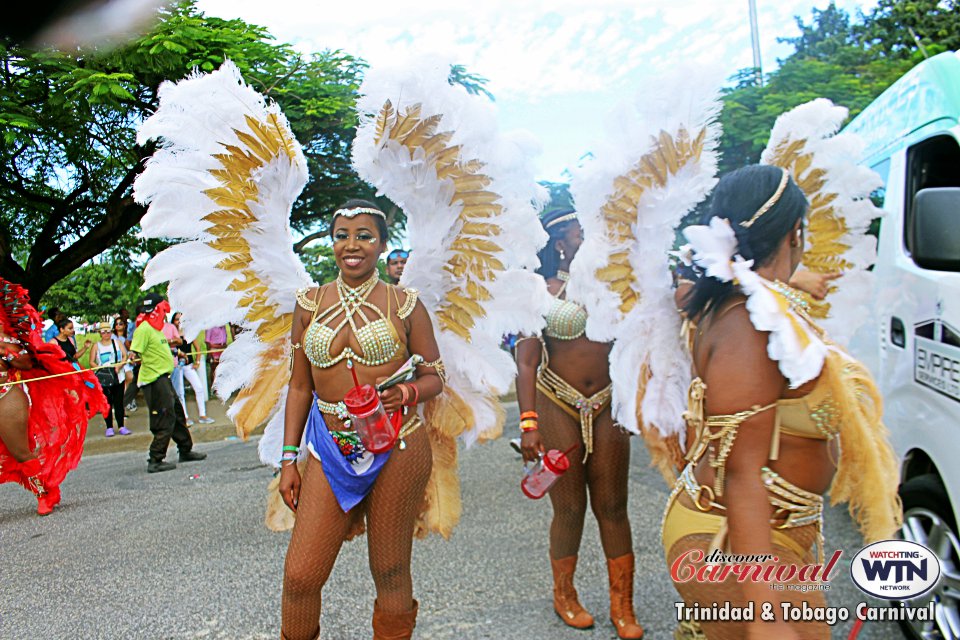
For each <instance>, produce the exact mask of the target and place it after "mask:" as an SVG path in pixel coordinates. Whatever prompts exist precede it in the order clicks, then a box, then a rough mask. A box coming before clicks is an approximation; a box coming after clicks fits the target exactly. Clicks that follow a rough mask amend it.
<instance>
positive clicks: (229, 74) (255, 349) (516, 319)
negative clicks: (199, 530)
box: [136, 62, 549, 536]
mask: <svg viewBox="0 0 960 640" xmlns="http://www.w3.org/2000/svg"><path fill="white" fill-rule="evenodd" d="M448 71H449V67H448V66H447V67H443V66H439V65H434V67H431V68H429V69H420V70H418V71H416V72H410V71H407V72H404V73H400V72H397V71H393V72H390V71H384V72H376V71H371V72H370V74H369V76H368V81H367V82H365V83H364V86H363V89H362V92H363V93H364V95H365V98H364V101H363V102H362V103H361V113H362V114H364V119H363V124H362V125H361V127H360V131H359V132H358V138H357V141H356V144H355V149H354V157H355V163H356V166H357V169H358V170H359V171H360V172H361V174H362V175H364V176H366V177H368V179H370V180H371V182H373V183H374V184H376V185H377V186H378V188H380V189H381V191H382V192H384V193H386V194H387V195H388V196H390V197H391V198H392V199H393V200H394V201H395V202H397V203H398V204H400V205H401V206H404V208H405V209H406V212H407V215H408V220H409V225H410V226H409V228H408V231H409V234H410V244H411V247H412V248H413V250H414V253H413V254H412V256H411V259H410V261H409V262H408V264H407V267H406V270H405V283H406V284H408V285H415V286H417V287H418V288H419V289H420V299H421V300H422V301H423V302H424V304H425V306H426V307H427V309H428V310H429V311H430V312H431V317H432V319H433V323H434V327H435V329H436V331H437V339H438V343H439V346H440V352H441V356H442V357H443V359H444V362H445V365H446V370H447V375H448V384H447V386H446V388H445V391H444V393H443V394H442V395H441V396H440V397H438V398H436V399H434V400H432V401H430V402H428V403H427V404H426V405H425V407H423V409H422V410H423V411H424V414H425V415H424V417H425V418H426V421H427V424H428V427H429V428H430V434H431V446H432V449H433V454H434V464H433V472H432V476H431V479H430V483H429V485H428V489H427V495H426V496H425V499H424V504H423V510H422V513H421V518H420V522H419V523H418V531H417V533H418V535H425V534H426V533H427V531H436V532H439V533H441V534H442V535H444V536H449V535H450V533H451V531H452V529H453V526H454V525H455V524H456V522H457V521H458V520H459V516H460V492H459V480H458V477H457V472H456V464H457V462H456V461H457V448H456V442H455V439H454V438H455V437H456V436H457V435H462V436H463V437H464V439H465V440H466V441H467V442H468V443H470V442H474V441H476V440H482V439H488V438H493V437H496V436H497V435H499V432H500V429H501V428H502V424H503V412H502V410H501V409H500V406H499V404H498V402H497V400H496V397H497V396H498V395H499V394H502V393H503V392H505V391H506V390H507V388H508V386H509V383H510V381H511V380H512V379H513V376H514V375H515V369H514V366H513V363H512V361H511V360H510V358H509V356H508V355H507V354H506V353H504V352H502V351H500V350H499V344H500V341H501V339H502V335H503V334H506V333H511V332H516V333H519V332H527V333H532V332H535V331H537V330H539V328H540V326H541V325H542V322H543V320H542V317H543V313H544V310H545V308H546V306H547V305H548V304H549V295H548V294H547V292H546V288H545V286H544V285H543V284H542V281H539V279H538V278H536V276H533V275H532V273H527V272H526V271H525V270H524V269H526V268H529V269H531V270H532V269H534V268H536V266H537V262H536V253H537V251H538V250H539V248H540V247H541V246H542V245H543V244H544V243H545V241H546V236H545V234H544V233H543V231H542V230H541V229H540V226H539V223H538V221H537V216H536V210H535V208H534V204H533V203H534V201H535V200H536V199H537V198H538V197H540V191H539V187H537V185H536V183H535V182H534V181H533V178H532V172H531V171H530V168H529V157H530V155H531V152H532V149H531V147H530V145H524V144H522V143H521V142H518V141H515V140H510V139H508V138H506V137H503V136H500V135H499V134H497V132H496V127H495V125H494V123H493V119H492V114H491V112H490V109H489V108H488V107H485V106H483V105H482V103H481V102H480V101H481V99H480V98H470V97H468V96H467V95H466V93H465V92H463V91H462V90H459V89H456V88H454V87H451V86H450V85H449V84H447V83H446V77H447V76H446V74H447V73H448ZM417 96H419V101H412V100H411V98H416V97H417ZM391 99H392V103H390V104H391V105H392V104H396V105H397V107H396V109H397V111H390V108H388V107H387V106H386V105H387V104H388V100H391ZM364 105H367V106H369V105H375V106H374V107H372V108H370V109H369V110H365V107H364ZM417 105H419V106H417ZM370 114H372V115H370ZM438 126H439V127H440V128H439V129H438ZM138 139H139V140H140V141H141V142H144V141H146V140H148V139H159V140H161V149H160V150H159V151H158V152H157V153H156V154H155V155H154V157H153V158H152V159H151V160H150V161H149V162H148V165H147V168H146V170H145V171H144V174H143V175H142V176H141V177H140V179H139V180H138V181H137V183H136V197H137V199H138V200H139V201H141V202H145V203H149V204H150V208H149V210H148V213H147V215H146V216H145V217H144V219H143V234H144V235H145V236H147V237H165V238H173V239H179V240H183V241H184V242H182V243H181V244H178V245H175V246H173V247H171V248H169V249H167V250H166V251H164V252H162V253H161V254H159V255H158V256H156V257H155V258H154V259H153V260H151V262H150V263H149V264H148V266H147V269H146V272H145V279H146V284H145V286H152V285H154V284H158V283H161V282H164V281H169V282H170V285H169V296H170V301H171V305H172V306H173V307H174V308H176V309H179V310H182V312H183V317H184V327H185V331H186V333H187V335H188V337H193V336H195V335H196V333H197V332H198V330H199V329H200V328H204V327H210V326H215V325H218V324H224V323H227V322H231V323H236V324H238V325H240V326H241V327H242V328H243V329H244V330H245V331H243V332H242V333H241V334H240V336H239V337H238V338H237V340H236V341H235V342H234V343H233V344H231V345H230V346H229V347H227V349H226V351H225V352H224V354H223V357H222V359H221V364H220V366H219V367H218V369H217V379H216V381H215V384H214V386H215V388H216V390H217V392H218V393H219V394H220V396H221V397H222V398H223V399H224V400H226V399H228V398H229V397H230V396H231V394H233V393H234V392H237V391H238V390H239V394H238V395H237V399H236V400H235V401H234V403H233V405H232V406H231V408H230V410H229V412H228V415H229V416H230V417H231V418H232V419H233V420H234V422H235V423H236V425H237V431H238V433H239V434H240V435H241V436H242V437H246V436H247V435H249V434H250V433H251V431H252V430H253V429H255V428H256V427H258V426H259V425H260V424H262V423H263V422H264V421H266V420H269V424H268V425H267V428H266V431H265V433H264V437H263V438H262V440H261V442H260V455H261V459H262V460H263V461H264V462H265V463H266V464H270V465H273V466H277V464H278V461H279V459H280V449H281V446H282V441H283V411H282V409H283V406H284V404H285V396H286V393H285V392H286V388H287V384H288V382H289V366H288V365H289V355H290V340H289V335H290V330H291V325H292V319H293V309H294V304H295V299H296V290H297V289H299V288H302V287H307V286H311V284H312V283H310V280H309V277H308V276H307V275H306V272H305V270H304V269H303V267H302V265H301V264H300V262H299V260H298V259H297V257H296V255H295V254H294V253H293V250H292V246H293V238H292V237H291V233H290V228H289V222H288V221H289V215H290V209H291V207H292V205H293V202H294V200H295V199H296V197H297V196H298V195H299V193H300V191H301V190H302V188H303V186H304V184H305V183H306V177H307V174H306V163H305V162H304V158H303V154H302V152H301V150H300V146H299V145H298V144H297V142H296V140H295V139H294V138H293V135H292V134H291V132H290V129H289V125H288V124H287V122H286V120H285V118H284V117H283V114H282V113H281V112H280V111H279V109H278V107H277V106H276V105H273V104H270V105H268V104H266V103H265V102H264V100H263V98H262V96H260V95H259V94H258V93H257V92H255V91H254V90H252V89H250V88H249V87H247V86H246V85H244V84H243V81H242V79H241V78H240V75H239V72H238V71H237V69H236V67H235V66H234V65H232V64H231V63H229V62H227V63H225V64H224V65H223V66H222V67H221V68H220V69H219V70H218V71H215V72H213V73H210V74H207V75H200V76H195V77H192V78H189V79H187V80H184V81H182V82H179V83H177V84H172V83H165V84H164V85H163V87H162V88H161V103H160V108H159V109H158V111H157V113H156V114H155V115H154V116H152V117H151V118H150V119H148V120H147V121H146V122H145V123H144V125H143V127H142V128H141V131H140V133H139V136H138ZM538 281H539V283H538ZM275 488H276V481H274V483H272V485H271V490H270V495H271V498H270V504H269V505H268V511H267V526H269V527H270V528H272V529H275V530H282V529H286V528H289V527H291V526H292V525H293V515H292V513H291V512H290V511H289V510H288V509H287V508H286V507H285V506H283V504H282V502H281V501H280V499H279V495H278V494H277V492H276V491H275Z"/></svg>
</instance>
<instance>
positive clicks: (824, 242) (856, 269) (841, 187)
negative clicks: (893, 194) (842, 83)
mask: <svg viewBox="0 0 960 640" xmlns="http://www.w3.org/2000/svg"><path fill="white" fill-rule="evenodd" d="M846 117H847V109H845V108H844V107H839V106H836V105H834V104H833V103H832V102H830V101H829V100H827V99H825V98H818V99H816V100H813V101H811V102H807V103H805V104H802V105H800V106H798V107H795V108H793V109H791V110H790V111H787V112H786V113H784V114H782V115H781V116H780V117H778V118H777V121H776V123H775V124H774V126H773V130H772V131H771V132H770V140H769V142H768V143H767V147H766V149H765V150H764V151H763V155H762V156H761V160H760V161H761V162H762V163H763V164H770V165H774V166H777V167H780V168H782V169H786V170H787V171H789V172H790V175H791V177H792V178H793V180H794V182H796V183H797V185H798V186H799V187H800V189H801V190H802V191H803V192H804V194H805V195H806V196H807V199H808V200H809V201H810V209H809V211H808V212H807V220H806V225H807V236H806V240H807V242H806V247H805V249H804V253H803V262H802V265H803V267H804V268H806V269H809V270H810V271H814V272H819V273H830V272H840V273H843V277H841V278H840V279H839V280H836V281H834V284H833V285H832V286H831V287H830V292H829V293H828V294H827V297H826V299H825V300H823V301H817V300H814V299H812V298H811V297H810V296H809V295H807V294H804V296H805V298H806V300H807V302H808V303H809V304H810V308H811V315H813V316H814V317H815V318H818V319H819V320H820V324H821V325H822V326H823V328H824V329H826V330H827V332H828V333H829V334H830V336H831V338H832V339H834V340H836V341H837V342H839V343H840V344H842V345H847V344H849V343H850V340H851V338H852V337H853V335H854V334H855V333H856V331H857V329H858V328H859V327H860V326H862V325H863V323H864V322H865V321H866V320H867V319H868V318H870V317H871V315H872V314H871V308H870V300H871V296H872V294H873V291H874V287H873V280H874V275H873V272H871V271H869V270H868V269H869V268H870V267H871V266H872V265H873V264H874V263H875V262H876V259H877V239H876V238H875V237H874V236H872V235H869V234H867V229H868V227H869V226H870V222H871V220H873V219H874V218H879V217H880V216H881V215H882V211H881V210H880V209H878V208H877V207H875V206H874V204H873V202H871V201H870V198H869V196H870V193H871V192H872V191H874V190H875V189H877V188H879V187H880V186H882V184H883V181H882V179H881V178H880V176H879V175H877V173H876V172H874V171H873V170H871V169H869V168H867V167H863V166H859V165H858V164H857V161H858V160H859V159H860V156H861V152H862V151H863V141H862V140H861V139H860V138H859V136H857V135H855V134H851V133H837V132H838V130H839V129H840V125H841V124H843V121H844V120H846Z"/></svg>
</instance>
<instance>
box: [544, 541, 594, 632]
mask: <svg viewBox="0 0 960 640" xmlns="http://www.w3.org/2000/svg"><path fill="white" fill-rule="evenodd" d="M550 567H551V568H552V569H553V610H554V611H556V612H557V615H558V616H560V619H561V620H563V622H564V624H566V625H568V626H570V627H574V628H575V629H589V628H590V627H592V626H593V616H592V615H590V614H589V613H587V610H586V609H584V608H583V606H582V605H581V604H580V600H578V599H577V590H576V588H574V586H573V574H574V572H575V571H576V570H577V556H567V557H566V558H560V559H559V560H554V559H553V558H550Z"/></svg>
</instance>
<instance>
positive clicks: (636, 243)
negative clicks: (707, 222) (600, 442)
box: [567, 69, 721, 479]
mask: <svg viewBox="0 0 960 640" xmlns="http://www.w3.org/2000/svg"><path fill="white" fill-rule="evenodd" d="M720 80H721V78H720V76H719V75H717V74H716V73H714V72H713V71H710V70H693V69H691V70H690V71H689V72H684V73H676V74H673V75H672V76H671V79H669V80H666V81H664V82H661V83H657V84H652V85H651V86H656V87H657V89H656V91H648V92H645V93H641V94H640V95H638V96H637V98H636V99H635V100H634V101H633V102H632V103H629V104H626V105H623V106H622V107H621V108H620V109H619V111H618V112H616V113H615V116H614V118H613V119H612V123H613V124H614V126H613V127H611V134H612V135H611V136H610V140H609V141H608V142H607V143H606V144H605V145H604V146H602V147H600V148H598V149H597V151H596V152H595V153H594V154H593V158H592V160H591V161H590V162H589V163H588V164H586V165H585V166H584V167H582V168H581V169H580V170H578V171H576V172H575V173H574V177H573V181H572V183H571V192H572V194H573V197H574V201H575V203H576V208H577V217H578V219H579V221H580V224H581V226H582V228H583V233H584V242H583V244H582V245H581V247H580V249H579V250H578V251H577V254H576V256H575V257H574V259H573V262H572V264H571V267H570V282H569V285H568V287H567V295H568V297H569V298H570V299H573V300H577V301H578V302H580V303H582V304H584V306H585V307H586V308H587V311H588V319H587V337H588V338H590V339H591V340H595V341H597V342H610V341H613V349H612V351H611V352H610V377H611V379H612V381H613V399H612V411H613V417H614V420H616V421H617V422H618V423H620V424H621V425H623V426H624V427H625V428H626V429H628V430H629V431H631V432H632V433H638V434H640V433H642V434H643V435H644V438H645V440H646V442H647V445H648V446H649V447H650V449H651V454H652V455H653V458H654V462H655V463H656V464H657V466H658V467H659V468H660V470H661V472H662V473H663V474H664V476H665V477H666V478H668V479H670V478H673V477H675V475H676V471H675V470H674V469H673V467H672V464H673V463H674V462H675V461H676V459H677V458H678V457H679V456H680V455H681V454H680V448H682V446H683V437H684V429H685V424H684V421H683V418H682V415H683V411H684V409H685V408H686V392H687V387H688V385H689V383H690V379H691V369H690V355H689V353H688V351H687V349H686V348H685V345H684V342H683V340H682V339H681V335H680V333H681V331H680V329H681V319H680V317H679V315H678V314H677V312H676V304H675V303H674V299H673V279H672V275H671V272H670V269H669V260H668V255H667V254H668V252H669V251H670V250H671V249H672V248H673V246H674V241H675V237H676V236H675V229H676V228H677V226H678V225H679V224H680V221H681V219H682V218H683V216H684V215H686V214H687V213H689V212H690V211H691V210H693V208H694V207H695V206H696V205H697V204H698V203H699V202H700V201H701V200H703V199H704V198H705V197H706V195H707V194H708V193H709V192H710V190H711V189H712V188H713V186H714V185H715V184H716V181H717V179H716V177H715V174H716V168H717V157H716V147H717V141H718V138H719V127H718V125H717V124H716V123H715V120H716V117H717V114H718V113H719V109H720V103H719V88H720V85H721V81H720Z"/></svg>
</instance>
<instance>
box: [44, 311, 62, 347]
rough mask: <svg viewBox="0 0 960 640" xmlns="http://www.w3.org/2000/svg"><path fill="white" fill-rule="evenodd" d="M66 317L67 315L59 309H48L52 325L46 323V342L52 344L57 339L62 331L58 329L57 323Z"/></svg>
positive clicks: (48, 316)
mask: <svg viewBox="0 0 960 640" xmlns="http://www.w3.org/2000/svg"><path fill="white" fill-rule="evenodd" d="M66 317H67V316H66V314H64V313H63V312H62V311H60V308H59V307H50V308H49V309H47V318H48V319H49V320H50V324H49V325H47V324H46V323H44V325H45V326H46V329H44V331H43V341H44V342H50V341H51V340H53V339H54V338H55V337H56V335H57V334H58V333H59V332H60V329H59V328H58V327H57V323H58V322H59V321H61V320H63V319H64V318H66Z"/></svg>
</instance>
